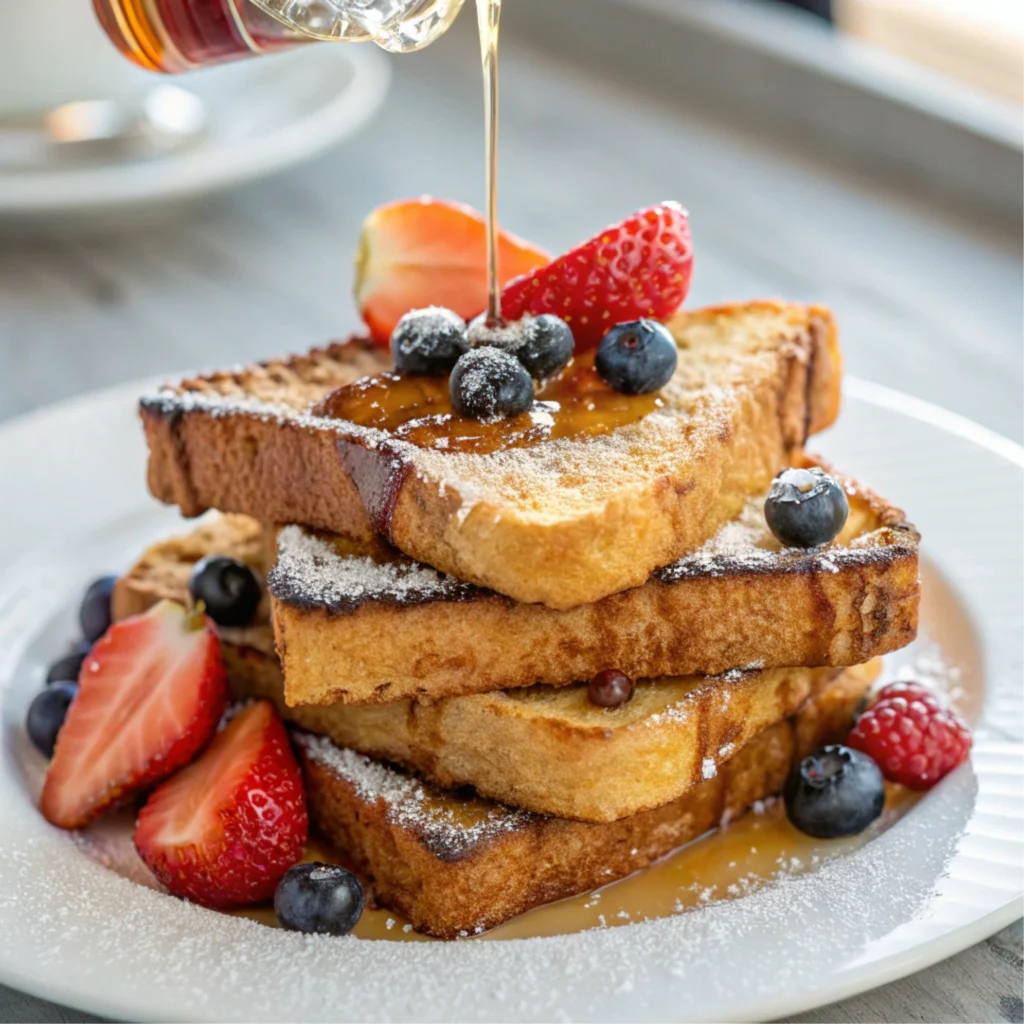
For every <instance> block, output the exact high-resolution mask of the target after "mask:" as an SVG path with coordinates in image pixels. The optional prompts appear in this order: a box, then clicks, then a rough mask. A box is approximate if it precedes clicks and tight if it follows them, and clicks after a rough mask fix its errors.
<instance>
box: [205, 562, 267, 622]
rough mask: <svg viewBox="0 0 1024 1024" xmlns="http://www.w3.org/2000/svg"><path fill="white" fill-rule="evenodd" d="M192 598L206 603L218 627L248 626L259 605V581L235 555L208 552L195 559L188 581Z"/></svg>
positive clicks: (208, 611) (207, 610) (208, 613)
mask: <svg viewBox="0 0 1024 1024" xmlns="http://www.w3.org/2000/svg"><path fill="white" fill-rule="evenodd" d="M188 592H189V593H190V594H191V595H192V600H194V601H202V602H203V604H205V605H206V614H207V615H209V616H210V618H211V619H213V621H214V622H216V623H217V625H218V626H248V625H249V624H250V623H251V622H252V620H253V617H254V616H255V615H256V609H257V608H258V607H259V605H260V581H259V580H258V579H256V574H255V573H254V572H253V571H252V569H250V568H249V566H247V565H246V564H245V562H240V561H239V560H238V559H237V558H228V556H227V555H207V556H206V557H205V558H203V559H200V561H198V562H196V565H195V568H194V569H193V570H192V575H191V576H190V577H189V581H188Z"/></svg>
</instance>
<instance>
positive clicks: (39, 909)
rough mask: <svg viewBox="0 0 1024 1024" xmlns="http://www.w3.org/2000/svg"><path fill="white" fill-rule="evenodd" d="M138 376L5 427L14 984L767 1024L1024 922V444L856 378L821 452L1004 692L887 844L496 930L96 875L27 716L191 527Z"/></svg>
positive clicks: (113, 1002) (227, 1016)
mask: <svg viewBox="0 0 1024 1024" xmlns="http://www.w3.org/2000/svg"><path fill="white" fill-rule="evenodd" d="M143 388H144V385H131V386H127V387H123V388H118V389H115V390H113V391H110V392H106V393H103V394H100V395H95V396H86V397H84V398H81V399H78V400H75V401H72V402H69V403H66V404H64V405H61V406H57V407H55V408H52V409H50V410H43V411H40V412H38V413H35V414H32V415H30V416H28V417H25V418H23V419H21V420H17V421H14V422H12V423H10V424H9V425H7V426H6V427H5V428H3V429H2V430H0V478H3V479H6V480H8V481H18V482H19V488H20V489H19V490H18V491H17V492H16V493H12V494H11V495H10V498H9V500H8V503H7V507H6V509H5V515H6V516H7V518H8V520H9V522H8V523H7V524H5V525H6V526H7V527H8V528H6V529H5V530H3V531H0V565H8V566H9V567H8V568H7V569H6V570H5V571H4V572H3V574H2V578H0V701H2V721H3V728H2V733H0V755H2V761H0V980H2V981H3V982H5V983H8V984H11V985H14V986H17V987H18V988H21V989H23V990H27V991H30V992H33V993H35V994H38V995H41V996H45V997H47V998H51V999H55V1000H58V1001H62V1002H66V1003H71V1004H73V1005H76V1006H78V1007H81V1008H82V1009H87V1010H91V1011H93V1012H96V1013H101V1014H107V1015H111V1016H117V1017H123V1018H130V1019H154V1018H172V1019H202V1020H233V1019H239V1020H263V1019H265V1020H280V1019H295V1018H298V1019H305V1020H321V1019H346V1018H350V1019H356V1020H365V1019H379V1018H385V1017H386V1018H390V1019H438V1020H450V1019H453V1018H459V1019H463V1018H464V1019H471V1020H473V1019H491V1018H495V1017H500V1018H506V1019H536V1018H540V1019H550V1018H551V1017H553V1016H556V1015H560V1016H564V1017H567V1018H570V1019H584V1020H585V1019H623V1020H648V1019H664V1018H667V1017H671V1018H678V1017H680V1016H681V1014H682V1013H685V1014H686V1015H687V1016H688V1017H690V1018H692V1019H697V1020H726V1019H769V1018H773V1017H777V1016H780V1015H783V1014H788V1013H793V1012H797V1011H799V1010H802V1009H806V1008H809V1007H813V1006H816V1005H820V1004H821V1003H823V1002H829V1001H832V1000H835V999H838V998H843V997H845V996H848V995H851V994H853V993H855V992H858V991H862V990H864V989H866V988H869V987H872V986H874V985H878V984H881V983H883V982H886V981H890V980H892V979H894V978H897V977H900V976H901V975H903V974H906V973H909V972H910V971H913V970H917V969H919V968H921V967H923V966H926V965H927V964H929V963H932V962H934V961H935V960H938V959H940V958H942V957H945V956H948V955H950V954H952V953H954V952H956V951H958V950H959V949H962V948H964V947H965V946H967V945H969V944H971V943H974V942H977V941H978V940H980V939H981V938H983V937H984V936H986V935H988V934H990V933H992V932H993V931H995V930H997V929H998V928H999V927H1001V926H1003V925H1004V924H1007V923H1009V922H1010V921H1011V920H1013V919H1014V918H1015V917H1016V916H1017V915H1018V914H1019V900H1020V896H1021V893H1022V892H1024V881H1022V879H1021V865H1022V863H1024V843H1022V839H1021V822H1022V821H1024V807H1022V802H1024V793H1022V783H1024V755H1022V750H1024V748H1022V746H1021V744H1020V740H1021V694H1020V687H1019V680H1020V673H1021V665H1020V656H1021V640H1022V637H1021V624H1020V619H1019V615H1018V609H1019V608H1020V605H1021V593H1020V589H1021V580H1020V579H1019V576H1018V568H1019V565H1020V563H1021V546H1022V536H1024V508H1022V502H1021V491H1022V488H1021V484H1022V471H1024V455H1022V452H1021V450H1020V449H1019V448H1018V447H1017V446H1016V445H1013V444H1012V443H1010V442H1008V441H1004V440H1003V439H1001V438H998V437H997V436H995V435H992V434H991V433H990V432H988V431H987V430H985V429H984V428H981V427H978V426H976V425H975V424H971V423H969V422H968V421H965V420H962V419H961V418H960V417H957V416H954V415H952V414H948V413H945V412H943V411H942V410H940V409H937V408H936V407H934V406H931V405H929V404H927V403H924V402H920V401H918V400H915V399H910V398H908V397H907V396H904V395H900V394H899V393H897V392H892V391H889V390H888V389H885V388H879V387H877V386H875V385H868V384H865V383H863V382H860V381H856V380H851V381H848V383H847V401H846V408H845V410H844V414H843V416H842V417H841V419H840V422H839V425H838V426H837V427H836V428H834V429H833V430H832V431H830V432H829V433H828V434H827V435H825V436H824V437H823V438H822V440H821V445H820V448H821V450H822V451H823V453H824V454H825V455H827V456H828V457H829V458H831V459H833V460H834V461H835V462H836V463H837V464H839V465H841V466H842V467H843V469H844V471H847V472H849V473H851V474H852V475H854V476H856V477H859V478H861V479H863V480H865V481H866V482H868V483H870V484H871V485H872V486H874V487H877V488H878V489H879V490H880V491H881V492H882V493H884V494H885V495H886V496H888V497H891V498H892V499H893V500H894V501H895V502H896V503H898V504H902V505H904V506H905V507H906V508H908V509H909V510H910V511H911V513H912V516H913V518H914V520H915V522H916V523H917V525H919V527H920V528H921V530H922V533H923V534H924V537H925V548H924V550H925V553H926V557H927V558H928V560H929V561H930V563H932V564H933V565H935V566H936V567H937V568H938V569H939V570H940V572H941V573H942V575H943V576H944V577H945V578H946V579H947V580H948V581H949V582H950V584H951V585H952V588H953V592H954V594H955V597H956V600H957V602H958V604H959V605H960V606H962V607H963V608H965V609H966V614H967V616H968V617H969V620H970V621H969V622H964V623H963V625H964V628H966V629H968V630H970V626H971V625H973V632H974V635H975V636H976V639H977V643H978V645H979V650H980V655H981V665H982V666H983V673H984V696H985V701H984V707H983V709H982V715H981V720H980V726H979V730H978V734H977V742H976V749H975V754H974V758H973V764H972V767H971V768H967V769H962V770H960V771H958V772H957V773H955V774H954V775H953V776H951V777H950V778H949V779H948V780H946V781H945V782H944V783H943V784H942V785H941V786H940V787H938V788H937V789H936V790H935V791H933V792H932V793H931V794H930V795H928V796H927V797H926V798H925V799H924V800H923V801H922V802H921V803H919V804H918V805H917V806H915V807H914V808H913V809H912V810H911V811H910V812H909V813H908V814H907V815H906V816H905V817H904V818H903V819H901V820H900V821H899V822H898V823H897V824H896V825H895V826H893V827H892V828H891V829H890V830H889V831H887V832H885V833H884V834H882V835H881V836H879V837H878V838H877V839H875V840H874V841H873V842H871V843H869V844H868V845H866V846H865V847H863V848H861V849H860V850H857V851H856V852H854V853H852V854H850V855H849V856H848V857H845V858H842V859H840V860H838V861H836V862H834V863H832V864H830V865H827V866H826V867H824V868H822V869H821V870H819V871H817V872H813V873H809V874H807V875H804V876H801V877H798V878H794V879H789V880H786V881H784V882H782V883H780V884H778V885H776V886H772V887H769V888H767V889H764V890H762V891H761V892H759V893H757V894H755V895H753V896H750V897H747V898H745V899H741V900H737V901H735V902H732V903H723V904H717V905H713V906H711V907H709V908H707V909H704V910H701V911H699V912H696V913H690V914H686V915H682V916H679V917H674V918H668V919H663V920H660V921H655V922H649V923H645V924H641V925H636V926H630V927H625V928H618V929H611V930H607V931H595V932H588V933H584V934H578V935H570V936H562V937H557V938H554V939H547V940H537V939H534V940H524V941H510V942H503V943H500V944H499V943H487V942H468V943H455V944H433V943H432V944H426V943H425V944H403V945H399V944H382V943H367V942H358V941H356V940H351V939H346V940H340V941H339V940H329V939H327V940H324V939H318V938H306V937H302V936H299V935H295V934H288V933H282V932H279V931H272V930H269V929H266V928H263V927H261V926H259V925H257V924H254V923H253V922H250V921H246V920H239V919H235V918H228V917H223V916H220V915H215V914H211V913H209V912H206V911H202V910H200V909H198V908H196V907H193V906H190V905H188V904H184V903H181V902H179V901H176V900H173V899H170V898H168V897H164V896H162V895H161V894H158V893H155V892H153V891H151V890H148V889H145V888H143V887H141V886H137V885H133V884H132V883H130V882H128V881H126V880H125V879H123V878H121V877H119V876H117V875H115V874H114V873H112V872H110V871H108V870H107V869H105V868H103V867H102V866H100V865H99V864H98V863H96V862H95V861H94V860H92V859H90V858H89V857H87V856H86V855H85V854H84V853H83V852H82V851H81V850H80V849H78V848H77V847H76V846H75V844H74V842H73V841H71V840H69V838H68V837H67V836H65V835H63V834H58V833H57V832H55V830H53V829H51V828H49V827H48V826H47V825H46V824H45V823H44V822H43V820H42V819H41V818H40V817H39V816H38V814H37V812H36V811H35V808H34V806H33V803H32V799H31V796H30V790H31V787H32V785H33V780H36V781H37V780H38V774H39V771H40V768H41V761H40V759H39V758H37V757H35V755H34V753H33V752H32V751H31V750H30V749H29V747H28V743H27V741H26V739H25V737H24V733H23V731H22V726H21V723H22V720H23V715H24V709H25V707H26V705H27V702H28V700H29V699H30V697H31V694H32V693H33V692H34V691H35V689H36V688H37V687H38V685H39V676H40V671H41V668H42V665H43V664H44V663H45V662H46V661H47V659H48V658H50V657H51V656H52V655H53V654H54V653H55V652H56V651H57V650H58V649H59V647H60V645H61V643H62V642H63V641H64V640H65V639H67V638H68V637H69V636H70V635H71V634H72V633H73V617H74V608H75V604H76V602H77V598H78V595H79V593H80V590H81V587H82V585H83V584H84V582H85V581H86V580H88V579H89V578H91V577H92V576H94V575H96V574H97V573H98V572H99V571H103V570H107V571H109V570H111V569H117V568H120V567H123V566H125V565H127V564H128V562H129V561H130V560H131V559H132V557H133V556H134V555H135V554H136V553H137V551H138V550H139V549H140V548H141V546H142V544H143V543H144V542H145V541H146V540H148V539H150V538H152V537H153V536H155V535H157V534H159V533H161V532H166V531H169V530H172V529H173V528H174V524H175V523H176V522H177V516H176V514H175V513H174V512H172V511H170V510H165V509H159V508H156V507H155V506H154V505H153V504H152V502H150V501H149V500H148V499H147V498H146V495H145V492H144V486H143V483H142V480H143V460H144V445H143V441H142V437H141V431H140V430H139V429H138V425H137V422H136V420H135V412H134V400H135V397H136V396H137V394H138V393H139V392H140V391H141V390H143ZM29 439H30V443H29ZM69 496H71V498H70V499H69ZM83 496H84V497H83ZM69 508H73V509H74V512H73V513H69ZM71 515H73V522H72V523H71V525H70V526H69V525H68V523H69V517H70V516H71ZM33 549H38V550H35V551H34V552H33V553H31V554H29V555H27V556H26V557H24V558H22V560H21V561H19V562H17V564H14V565H11V564H10V563H11V562H12V561H13V560H14V559H15V558H18V557H20V556H22V555H23V554H24V553H25V552H26V551H33ZM961 621H962V620H961ZM780 921H784V922H785V931H784V932H782V933H780V929H779V922H780ZM58 965H59V970H58V969H57V967H58ZM396 978H401V979H402V983H401V984H400V985H399V984H396V983H395V979H396Z"/></svg>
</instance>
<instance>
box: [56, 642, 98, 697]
mask: <svg viewBox="0 0 1024 1024" xmlns="http://www.w3.org/2000/svg"><path fill="white" fill-rule="evenodd" d="M91 650H92V644H88V643H86V642H85V641H84V640H80V641H79V642H78V643H77V644H75V646H74V647H73V648H72V650H71V652H70V654H65V655H64V657H63V658H58V659H57V660H56V661H55V662H54V663H53V664H52V665H51V666H50V667H49V668H48V669H47V670H46V684H47V686H49V685H50V683H65V682H72V683H73V682H74V681H75V680H76V679H78V674H79V673H80V672H81V671H82V662H83V661H85V659H86V658H87V657H88V655H89V651H91Z"/></svg>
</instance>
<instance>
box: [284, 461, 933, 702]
mask: <svg viewBox="0 0 1024 1024" xmlns="http://www.w3.org/2000/svg"><path fill="white" fill-rule="evenodd" d="M797 461H798V462H799V463H800V464H803V465H808V464H814V463H818V462H819V460H815V459H811V458H801V459H799V460H797ZM833 472H834V471H833ZM835 475H836V477H837V479H839V480H840V481H841V482H842V484H843V486H844V487H845V488H846V490H847V493H848V496H849V501H850V508H851V513H850V517H849V519H848V521H847V526H846V528H845V529H844V531H843V533H842V534H840V536H839V538H837V541H836V544H835V545H834V546H832V547H830V548H829V549H827V550H826V551H824V552H815V553H806V552H794V551H789V552H779V551H778V550H777V548H778V545H777V543H775V542H774V541H773V538H771V535H770V533H769V532H768V530H767V527H766V526H765V525H764V521H763V515H762V514H761V512H760V504H759V501H753V502H751V508H750V509H749V511H750V512H751V513H752V515H751V516H750V517H749V518H751V519H752V520H753V521H754V525H753V526H750V525H749V524H742V523H740V524H737V529H738V528H739V527H740V526H744V528H745V529H747V534H746V536H748V543H749V545H750V548H749V550H744V549H743V548H742V547H740V548H730V547H729V546H728V545H723V546H722V549H721V550H717V549H716V548H715V545H714V544H711V545H709V546H706V547H705V548H704V549H701V552H700V553H699V557H695V558H693V559H684V560H683V561H682V562H679V563H674V564H673V565H671V566H668V567H666V568H665V569H663V570H659V572H657V573H655V575H654V576H653V577H652V578H651V579H649V580H648V582H647V583H645V584H644V585H643V586H641V587H636V588H634V589H632V590H628V591H626V592H624V593H621V594H615V595H612V596H611V597H607V598H604V599H603V600H601V601H598V602H596V603H594V604H592V605H586V606H581V607H578V608H573V609H570V610H567V611H555V610H553V609H550V608H547V607H545V606H543V605H524V604H519V603H516V602H513V601H510V600H508V599H507V598H504V597H501V596H499V595H497V594H494V593H493V592H486V591H482V590H479V589H476V588H472V587H466V586H464V585H462V584H459V583H458V582H457V581H453V580H450V579H449V580H448V581H443V582H442V583H440V584H438V585H437V586H436V587H435V591H434V592H433V596H428V597H424V596H423V595H422V594H419V593H417V592H416V591H415V590H413V592H412V594H411V596H410V595H408V594H404V595H403V594H401V593H392V594H388V593H386V592H384V593H379V594H373V593H369V594H368V593H366V592H365V591H363V592H362V596H361V597H359V599H358V600H356V599H353V600H352V601H350V602H348V603H345V602H344V600H343V599H344V597H345V595H344V594H342V593H339V589H340V588H334V589H332V590H330V591H329V594H328V596H325V595H324V594H323V593H319V592H317V591H316V588H315V587H314V588H310V587H309V586H308V585H306V586H305V589H304V582H306V581H303V580H302V579H301V573H298V572H296V573H295V575H296V576H298V577H300V578H298V579H292V578H290V577H289V573H288V558H287V556H286V553H285V552H284V550H283V548H282V557H281V560H280V561H279V563H278V566H277V568H276V569H275V570H274V572H273V573H272V575H271V588H272V590H273V592H274V597H275V599H274V601H273V602H272V604H273V615H274V627H275V632H276V635H277V642H278V651H279V653H280V655H281V657H282V660H283V663H284V667H285V676H286V679H287V699H288V701H289V703H291V704H330V703H338V702H341V703H346V704H355V703H368V702H380V701H392V700H397V699H404V698H408V697H418V698H423V699H430V700H439V699H442V698H445V697H451V696H457V695H460V694H466V693H486V692H490V691H492V690H495V689H507V688H509V687H516V686H527V685H530V684H532V683H535V682H541V683H545V684H549V685H566V684H568V683H571V682H573V681H575V680H578V679H589V678H591V677H592V676H593V675H594V674H595V673H597V672H599V671H601V670H602V669H605V668H609V667H612V666H614V667H616V668H618V669H620V670H621V671H623V672H626V673H627V674H628V675H630V676H632V677H634V678H651V677H655V676H663V675H690V674H697V673H699V674H709V675H713V674H717V673H720V672H723V671H726V670H727V669H729V668H732V667H734V666H745V665H752V664H757V665H759V666H761V667H765V668H776V667H784V666H794V665H818V666H826V665H831V666H846V665H855V664H860V663H862V662H864V661H867V660H869V659H870V658H873V657H875V656H877V655H879V654H884V653H886V652H888V651H892V650H896V649H898V648H900V647H903V646H905V645H906V644H908V643H909V642H910V641H911V640H912V639H913V638H914V636H915V634H916V631H917V614H918V603H919V583H918V536H917V532H916V531H915V530H914V528H913V527H912V526H911V525H910V524H908V523H907V522H906V521H905V518H904V514H903V512H902V511H901V510H900V509H897V508H894V507H893V506H891V505H889V504H888V503H887V502H885V501H884V499H882V498H880V497H879V496H878V495H877V494H874V493H873V492H871V491H869V490H867V489H866V488H864V487H862V486H861V485H859V484H855V483H854V482H852V481H849V480H847V479H846V478H844V477H842V476H841V475H839V474H835ZM758 523H759V524H760V526H759V527H758V526H757V524H758ZM734 532H735V531H734ZM300 539H301V538H300ZM328 543H332V542H330V541H329V540H328ZM333 543H334V544H337V545H338V547H339V549H341V548H343V550H344V551H345V552H346V554H348V553H349V552H351V553H352V554H353V556H355V555H358V554H359V552H360V550H361V549H359V548H358V547H355V546H353V545H346V544H343V543H342V542H338V541H335V542H333ZM773 545H774V547H773ZM327 550H328V551H332V550H334V548H329V549H327ZM753 556H757V557H753ZM378 557H379V556H378V555H376V554H374V555H373V558H374V559H377V558H378ZM330 573H331V568H330V563H328V564H325V565H324V567H323V568H322V570H321V575H322V576H323V577H326V578H331V577H330ZM438 595H440V596H438ZM383 637H386V638H387V642H386V643H385V642H382V638H383Z"/></svg>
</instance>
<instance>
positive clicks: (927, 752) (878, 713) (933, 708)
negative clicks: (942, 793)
mask: <svg viewBox="0 0 1024 1024" xmlns="http://www.w3.org/2000/svg"><path fill="white" fill-rule="evenodd" d="M847 744H848V745H849V746H851V747H853V748H854V749H855V750H860V751H863V752H864V753H865V754H867V755H868V756H869V757H871V758H873V759H874V760H875V761H876V762H877V763H878V766H879V768H881V769H882V774H883V775H884V776H885V777H886V778H887V779H888V780H889V781H890V782H898V783H900V784H901V785H903V786H906V787H907V788H908V789H919V790H923V789H931V787H932V786H934V785H935V783H936V782H938V781H939V780H940V779H942V778H945V776H946V775H948V774H949V773H950V772H951V771H952V770H953V769H954V768H956V767H957V765H960V764H962V763H963V762H964V761H965V760H966V759H967V754H968V751H969V750H970V749H971V731H970V729H969V728H968V727H967V725H966V723H965V722H964V721H963V720H962V719H961V718H960V716H959V715H957V714H956V713H955V712H954V711H951V710H950V709H949V708H946V707H943V705H942V704H941V703H940V702H939V700H938V699H937V698H936V696H935V694H934V693H932V692H931V691H930V690H928V689H927V688H926V687H924V686H921V685H920V684H919V683H913V682H906V683H893V684H891V685H889V686H886V687H885V688H884V689H882V690H881V692H880V693H879V694H878V699H877V700H876V701H875V703H874V704H873V705H872V706H871V707H869V708H868V710H867V711H865V712H864V714H862V715H861V716H860V718H859V719H857V724H856V725H855V726H854V727H853V731H852V732H851V733H850V736H849V739H848V740H847Z"/></svg>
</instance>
